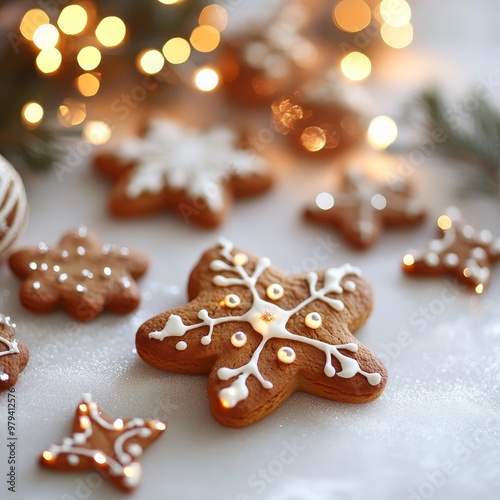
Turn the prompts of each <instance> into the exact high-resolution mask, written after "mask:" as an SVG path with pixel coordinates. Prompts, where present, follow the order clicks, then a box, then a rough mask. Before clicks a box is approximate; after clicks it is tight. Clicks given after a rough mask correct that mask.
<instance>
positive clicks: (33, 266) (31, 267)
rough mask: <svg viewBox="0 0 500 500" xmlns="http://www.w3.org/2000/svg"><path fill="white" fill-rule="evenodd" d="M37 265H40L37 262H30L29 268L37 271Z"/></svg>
mask: <svg viewBox="0 0 500 500" xmlns="http://www.w3.org/2000/svg"><path fill="white" fill-rule="evenodd" d="M37 267H38V266H37V265H36V262H30V264H29V268H30V269H31V270H33V271H36V268H37Z"/></svg>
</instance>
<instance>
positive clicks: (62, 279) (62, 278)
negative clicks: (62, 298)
mask: <svg viewBox="0 0 500 500" xmlns="http://www.w3.org/2000/svg"><path fill="white" fill-rule="evenodd" d="M67 279H68V275H67V274H66V273H62V274H61V275H59V281H60V282H61V283H64V282H65V281H66V280H67Z"/></svg>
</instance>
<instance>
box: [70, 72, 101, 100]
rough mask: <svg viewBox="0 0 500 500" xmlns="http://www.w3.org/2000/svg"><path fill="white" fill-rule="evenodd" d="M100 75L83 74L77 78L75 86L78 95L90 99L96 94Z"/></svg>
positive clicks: (99, 83)
mask: <svg viewBox="0 0 500 500" xmlns="http://www.w3.org/2000/svg"><path fill="white" fill-rule="evenodd" d="M100 76H101V75H100V73H84V74H83V75H80V76H79V77H77V79H76V81H75V84H76V88H77V89H78V90H79V92H80V94H82V95H83V96H84V97H92V96H94V95H96V94H97V92H98V91H99V87H100V86H101V80H100Z"/></svg>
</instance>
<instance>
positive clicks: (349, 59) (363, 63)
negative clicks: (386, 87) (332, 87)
mask: <svg viewBox="0 0 500 500" xmlns="http://www.w3.org/2000/svg"><path fill="white" fill-rule="evenodd" d="M340 69H341V70H342V73H343V74H344V75H345V76H346V77H347V78H349V80H353V81H360V80H364V79H365V78H366V77H367V76H369V75H370V73H371V71H372V63H371V61H370V59H369V58H368V56H365V55H364V54H362V53H361V52H356V51H355V52H350V53H349V54H347V55H346V56H345V57H344V58H343V59H342V61H341V62H340Z"/></svg>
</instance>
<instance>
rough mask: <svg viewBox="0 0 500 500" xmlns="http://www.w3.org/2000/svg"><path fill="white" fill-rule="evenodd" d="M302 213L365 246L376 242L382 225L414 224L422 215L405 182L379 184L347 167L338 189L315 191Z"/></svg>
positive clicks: (351, 242) (419, 220)
mask: <svg viewBox="0 0 500 500" xmlns="http://www.w3.org/2000/svg"><path fill="white" fill-rule="evenodd" d="M305 216H306V217H307V218H308V219H310V220H312V221H315V222H319V223H321V224H326V225H331V226H336V227H338V228H339V230H340V232H341V233H342V236H344V238H345V239H346V241H347V242H348V243H350V244H351V245H352V246H353V247H355V248H359V249H365V248H368V247H371V246H372V245H374V244H375V243H376V242H377V240H378V239H379V237H380V235H381V233H382V230H383V229H384V227H405V226H412V225H414V224H418V223H419V222H421V221H422V220H423V219H424V218H425V211H424V210H423V208H422V206H421V204H420V203H419V202H418V201H417V200H416V199H415V197H414V196H413V194H412V190H411V187H410V185H409V184H408V183H407V182H405V181H403V180H401V181H398V182H387V183H382V184H379V183H376V182H374V181H373V180H372V179H370V178H369V177H368V176H366V175H364V174H362V173H361V172H359V171H356V170H351V171H349V172H348V173H347V175H346V176H345V178H344V181H343V184H342V185H341V187H340V189H339V191H338V193H335V194H331V193H329V192H323V193H320V194H318V195H317V196H316V203H315V204H314V205H313V206H310V207H308V208H307V209H306V210H305Z"/></svg>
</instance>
